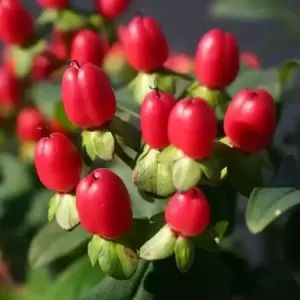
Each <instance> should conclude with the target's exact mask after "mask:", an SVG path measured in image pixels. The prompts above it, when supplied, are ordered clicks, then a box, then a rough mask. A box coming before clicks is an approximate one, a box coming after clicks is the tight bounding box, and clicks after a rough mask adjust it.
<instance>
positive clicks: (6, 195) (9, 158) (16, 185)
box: [0, 153, 33, 203]
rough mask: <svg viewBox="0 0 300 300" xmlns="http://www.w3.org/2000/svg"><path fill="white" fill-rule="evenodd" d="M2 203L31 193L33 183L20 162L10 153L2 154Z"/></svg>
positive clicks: (0, 199) (0, 155) (0, 159)
mask: <svg viewBox="0 0 300 300" xmlns="http://www.w3.org/2000/svg"><path fill="white" fill-rule="evenodd" d="M0 177H1V181H0V201H1V202H2V203H3V202H5V201H7V200H10V199H13V198H17V197H20V196H21V195H22V194H25V193H27V192H29V191H30V190H31V188H32V186H33V181H32V178H31V177H30V175H29V174H28V169H27V168H26V165H24V164H23V163H22V162H21V161H20V160H18V159H17V158H16V157H14V156H13V155H10V154H8V153H1V154H0Z"/></svg>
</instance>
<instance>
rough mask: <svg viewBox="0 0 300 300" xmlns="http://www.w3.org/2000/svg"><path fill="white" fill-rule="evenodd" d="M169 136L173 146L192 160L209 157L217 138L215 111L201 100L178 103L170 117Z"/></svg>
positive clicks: (193, 99)
mask: <svg viewBox="0 0 300 300" xmlns="http://www.w3.org/2000/svg"><path fill="white" fill-rule="evenodd" d="M168 136H169V141H170V143H171V144H172V145H174V146H175V147H176V148H178V149H180V150H182V151H183V152H184V153H185V154H186V155H187V156H189V157H191V158H194V159H203V158H205V157H207V156H209V155H210V154H211V151H212V149H213V144H214V139H215V138H216V136H217V120H216V117H215V113H214V110H213V109H212V108H211V106H210V105H209V104H208V103H207V102H206V101H205V100H203V99H201V98H187V99H184V100H181V101H179V102H177V103H176V105H175V106H174V108H173V110H172V111H171V113H170V116H169V121H168Z"/></svg>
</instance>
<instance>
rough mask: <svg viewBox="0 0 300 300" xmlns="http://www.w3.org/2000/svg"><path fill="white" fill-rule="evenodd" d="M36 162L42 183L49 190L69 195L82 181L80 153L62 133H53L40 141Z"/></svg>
mask: <svg viewBox="0 0 300 300" xmlns="http://www.w3.org/2000/svg"><path fill="white" fill-rule="evenodd" d="M34 161H35V167H36V171H37V174H38V176H39V179H40V181H41V182H42V184H43V185H44V186H45V187H46V188H48V189H49V190H53V191H55V192H59V193H68V192H70V191H72V190H73V189H74V188H75V187H76V185H77V184H78V182H79V181H80V173H81V169H82V160H81V155H80V152H79V151H78V150H77V149H76V147H75V146H74V145H73V144H72V142H71V141H70V140H69V139H68V138H67V137H66V136H65V135H63V134H61V133H52V134H51V135H50V137H44V138H42V139H41V140H39V141H38V143H37V144H36V147H35V154H34Z"/></svg>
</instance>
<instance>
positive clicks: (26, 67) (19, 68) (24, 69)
mask: <svg viewBox="0 0 300 300" xmlns="http://www.w3.org/2000/svg"><path fill="white" fill-rule="evenodd" d="M45 47H46V43H45V42H44V41H43V40H41V41H38V42H37V43H36V44H34V45H33V46H32V47H30V48H21V47H17V46H15V47H13V48H12V50H11V57H12V59H13V61H14V65H15V70H16V74H17V76H18V77H20V78H24V77H26V76H27V75H28V74H29V73H30V72H31V70H32V66H33V60H34V57H35V55H37V54H39V53H40V52H42V51H43V50H44V49H45Z"/></svg>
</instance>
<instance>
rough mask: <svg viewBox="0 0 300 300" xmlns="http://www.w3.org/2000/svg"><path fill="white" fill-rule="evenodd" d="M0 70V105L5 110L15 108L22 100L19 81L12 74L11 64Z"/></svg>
mask: <svg viewBox="0 0 300 300" xmlns="http://www.w3.org/2000/svg"><path fill="white" fill-rule="evenodd" d="M8 66H9V65H8V64H7V65H6V66H5V67H3V68H0V103H1V105H2V106H4V107H6V108H7V109H11V108H15V107H16V106H17V105H18V104H19V103H20V101H21V100H22V86H21V82H20V80H19V79H18V78H17V77H16V76H15V75H14V73H13V64H11V65H10V67H8Z"/></svg>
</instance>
